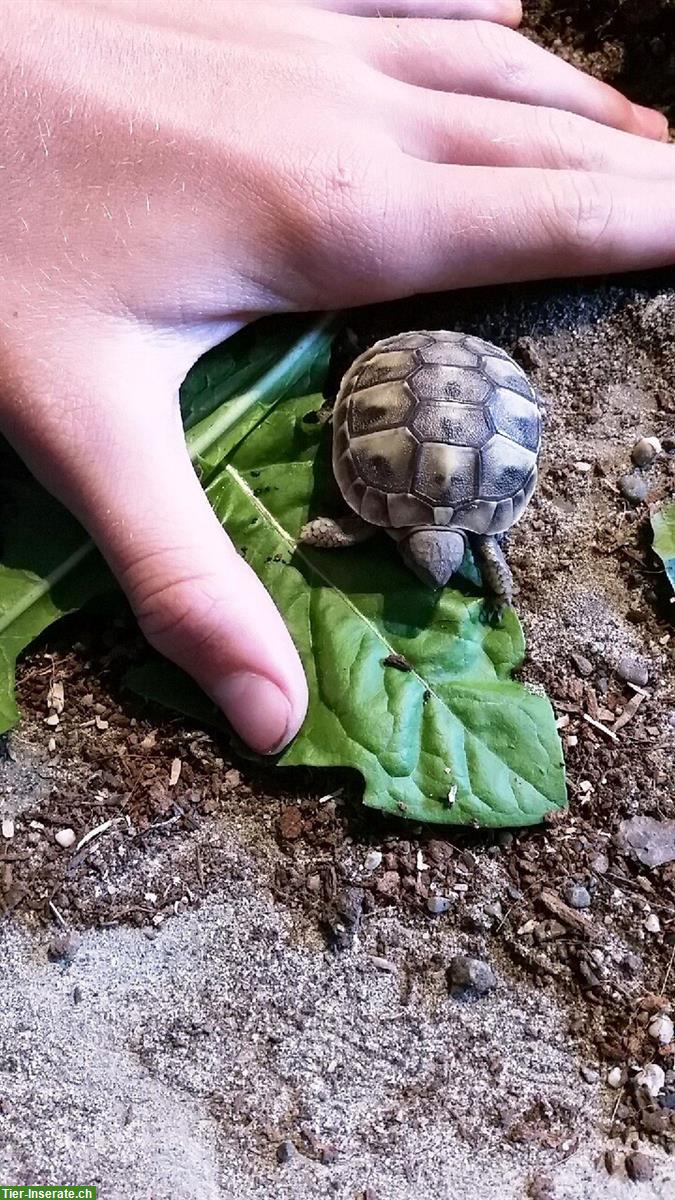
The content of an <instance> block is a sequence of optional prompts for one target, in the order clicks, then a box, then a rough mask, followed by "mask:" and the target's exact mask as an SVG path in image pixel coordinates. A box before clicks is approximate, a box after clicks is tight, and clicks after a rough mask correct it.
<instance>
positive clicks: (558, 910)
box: [539, 888, 593, 938]
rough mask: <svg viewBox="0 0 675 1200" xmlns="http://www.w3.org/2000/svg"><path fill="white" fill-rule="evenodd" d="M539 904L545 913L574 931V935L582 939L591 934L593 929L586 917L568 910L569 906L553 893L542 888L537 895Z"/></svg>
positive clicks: (572, 909) (570, 909)
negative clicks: (579, 935)
mask: <svg viewBox="0 0 675 1200" xmlns="http://www.w3.org/2000/svg"><path fill="white" fill-rule="evenodd" d="M539 900H540V903H541V904H543V906H544V908H545V909H546V911H547V912H550V913H551V914H552V916H554V917H556V918H557V919H558V920H559V921H561V922H562V924H563V925H568V926H569V928H570V929H574V930H575V932H576V933H580V934H581V936H582V937H584V938H588V937H590V936H591V933H592V932H593V927H592V925H591V923H590V921H589V920H588V919H587V918H586V917H582V915H581V913H579V912H577V911H576V910H575V909H574V908H570V906H569V904H565V901H564V900H561V899H560V896H558V895H556V893H555V892H552V891H549V889H548V888H544V890H543V891H542V892H540V893H539Z"/></svg>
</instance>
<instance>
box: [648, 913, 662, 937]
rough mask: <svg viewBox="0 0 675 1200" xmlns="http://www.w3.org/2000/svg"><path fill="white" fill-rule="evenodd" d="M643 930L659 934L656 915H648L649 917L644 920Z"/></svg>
mask: <svg viewBox="0 0 675 1200" xmlns="http://www.w3.org/2000/svg"><path fill="white" fill-rule="evenodd" d="M645 929H646V930H647V932H648V933H660V932H661V922H660V921H659V918H658V917H657V915H656V913H650V914H649V916H648V917H646V918H645Z"/></svg>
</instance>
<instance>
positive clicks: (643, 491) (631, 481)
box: [618, 475, 648, 504]
mask: <svg viewBox="0 0 675 1200" xmlns="http://www.w3.org/2000/svg"><path fill="white" fill-rule="evenodd" d="M618 486H619V491H620V492H621V495H622V496H623V497H624V499H625V500H628V501H629V503H630V504H642V502H643V500H645V499H646V497H647V491H648V488H647V484H646V481H645V480H644V479H643V478H642V476H641V475H622V476H621V478H620V480H619V485H618Z"/></svg>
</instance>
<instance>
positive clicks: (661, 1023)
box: [649, 1013, 675, 1046]
mask: <svg viewBox="0 0 675 1200" xmlns="http://www.w3.org/2000/svg"><path fill="white" fill-rule="evenodd" d="M649 1036H650V1037H651V1038H653V1039H654V1041H655V1042H661V1044H662V1045H663V1046H668V1045H669V1044H670V1042H672V1040H673V1037H675V1025H673V1022H672V1021H671V1019H670V1017H669V1016H667V1015H666V1014H665V1013H663V1014H662V1015H661V1016H659V1017H654V1020H653V1021H652V1022H651V1024H650V1026H649Z"/></svg>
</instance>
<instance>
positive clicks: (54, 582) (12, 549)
mask: <svg viewBox="0 0 675 1200" xmlns="http://www.w3.org/2000/svg"><path fill="white" fill-rule="evenodd" d="M0 472H1V473H2V496H1V497H0V535H1V537H2V543H1V546H0V550H1V558H0V734H1V733H5V732H6V731H7V730H8V729H11V727H12V725H14V724H15V723H16V721H17V719H18V712H17V708H16V703H15V700H14V668H15V664H16V660H17V657H18V655H19V654H20V652H21V651H22V650H24V649H25V647H26V646H28V645H30V643H31V642H32V641H33V640H34V638H36V637H37V636H38V634H40V633H42V631H43V630H44V629H46V628H47V627H48V626H49V625H51V624H52V622H53V621H56V620H58V619H59V617H62V616H64V615H65V614H66V613H69V612H73V611H74V610H75V609H78V608H81V607H82V606H83V605H84V604H85V603H87V601H89V600H91V599H92V598H93V597H94V596H97V595H99V594H101V593H102V592H105V591H107V590H109V589H110V588H112V587H114V582H113V580H112V577H111V575H110V573H109V572H108V569H107V567H106V566H105V564H104V562H103V560H102V559H101V557H100V555H99V554H98V553H96V551H95V550H94V547H93V545H92V543H91V541H89V539H88V538H87V536H86V534H85V533H84V531H83V529H82V528H81V526H80V525H78V523H77V521H75V520H74V518H73V517H71V516H70V515H69V514H68V513H67V512H66V511H65V509H63V508H62V507H61V505H60V504H57V503H56V501H55V500H54V499H53V497H51V496H49V495H48V494H47V492H45V491H44V490H43V489H42V488H41V487H40V486H39V484H37V483H36V482H35V480H34V479H33V478H32V477H31V476H30V475H29V474H28V472H27V471H26V470H25V469H24V467H23V466H22V465H21V464H20V463H19V462H18V460H17V459H16V457H15V456H14V455H13V454H12V452H11V451H10V450H9V449H8V448H6V447H5V446H4V445H3V446H2V447H0Z"/></svg>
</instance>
